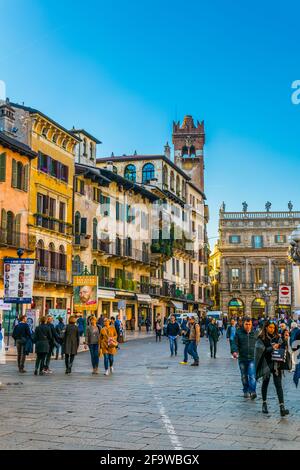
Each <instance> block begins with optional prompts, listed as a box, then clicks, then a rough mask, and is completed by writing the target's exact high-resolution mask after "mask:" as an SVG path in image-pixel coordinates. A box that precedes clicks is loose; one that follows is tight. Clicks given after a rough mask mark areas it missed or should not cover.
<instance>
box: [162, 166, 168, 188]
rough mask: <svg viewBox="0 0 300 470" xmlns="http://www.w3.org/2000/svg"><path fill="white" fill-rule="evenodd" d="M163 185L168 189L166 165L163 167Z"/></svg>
mask: <svg viewBox="0 0 300 470" xmlns="http://www.w3.org/2000/svg"><path fill="white" fill-rule="evenodd" d="M163 185H164V188H165V189H168V187H169V172H168V168H167V166H166V165H165V166H164V167H163Z"/></svg>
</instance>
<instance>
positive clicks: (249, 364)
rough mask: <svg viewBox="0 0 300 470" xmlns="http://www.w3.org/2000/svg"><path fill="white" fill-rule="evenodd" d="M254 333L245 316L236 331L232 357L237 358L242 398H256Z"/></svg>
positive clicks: (249, 319)
mask: <svg viewBox="0 0 300 470" xmlns="http://www.w3.org/2000/svg"><path fill="white" fill-rule="evenodd" d="M255 343H256V334H255V332H254V330H253V328H252V320H251V318H248V317H246V318H245V319H244V322H243V326H242V327H241V328H239V329H238V330H237V331H236V334H235V338H234V345H233V351H234V352H233V357H234V358H235V359H237V358H238V360H239V366H240V371H241V379H242V384H243V391H244V398H251V399H252V400H254V399H255V398H256V396H257V395H256V378H255V364H254V349H255Z"/></svg>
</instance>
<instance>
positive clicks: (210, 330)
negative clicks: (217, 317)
mask: <svg viewBox="0 0 300 470" xmlns="http://www.w3.org/2000/svg"><path fill="white" fill-rule="evenodd" d="M207 336H211V338H212V339H213V340H214V341H218V339H219V336H220V332H219V328H218V327H217V325H216V324H215V323H210V324H209V325H208V327H207Z"/></svg>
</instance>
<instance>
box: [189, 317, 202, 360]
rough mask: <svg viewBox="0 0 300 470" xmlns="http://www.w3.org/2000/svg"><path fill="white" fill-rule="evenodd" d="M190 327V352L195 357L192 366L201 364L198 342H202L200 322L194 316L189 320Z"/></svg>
mask: <svg viewBox="0 0 300 470" xmlns="http://www.w3.org/2000/svg"><path fill="white" fill-rule="evenodd" d="M188 327H189V347H188V353H189V354H190V355H191V356H192V358H193V359H194V362H193V364H191V366H199V356H198V351H197V347H198V344H199V343H200V326H199V324H198V323H196V321H195V317H194V316H191V317H190V319H189V322H188Z"/></svg>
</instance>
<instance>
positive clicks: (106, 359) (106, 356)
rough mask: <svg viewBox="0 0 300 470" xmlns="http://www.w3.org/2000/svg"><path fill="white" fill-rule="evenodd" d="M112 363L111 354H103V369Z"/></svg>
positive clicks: (106, 368) (112, 357)
mask: <svg viewBox="0 0 300 470" xmlns="http://www.w3.org/2000/svg"><path fill="white" fill-rule="evenodd" d="M113 364H114V356H113V354H104V369H105V370H108V367H109V366H110V367H112V366H113Z"/></svg>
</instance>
